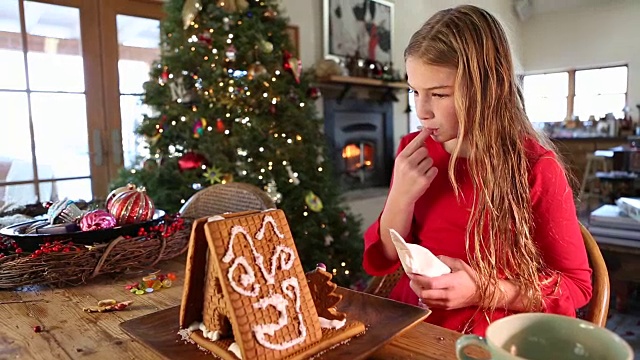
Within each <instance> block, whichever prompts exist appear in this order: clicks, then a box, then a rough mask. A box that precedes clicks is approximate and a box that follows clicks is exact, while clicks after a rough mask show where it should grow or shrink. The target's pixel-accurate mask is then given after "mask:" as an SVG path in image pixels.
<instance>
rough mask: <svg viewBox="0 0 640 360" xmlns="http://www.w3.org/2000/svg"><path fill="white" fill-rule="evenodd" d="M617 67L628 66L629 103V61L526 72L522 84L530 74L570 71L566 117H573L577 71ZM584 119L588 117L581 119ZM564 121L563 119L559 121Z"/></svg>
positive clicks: (626, 100) (627, 93)
mask: <svg viewBox="0 0 640 360" xmlns="http://www.w3.org/2000/svg"><path fill="white" fill-rule="evenodd" d="M616 67H626V68H627V87H626V91H625V93H624V95H625V103H626V104H628V103H629V64H628V63H620V64H611V65H604V66H591V67H577V68H571V69H566V70H557V71H544V72H531V73H525V74H523V75H522V76H521V81H520V84H524V78H525V77H527V76H530V75H547V74H556V73H568V74H569V81H568V84H567V86H568V88H569V91H568V93H567V113H566V117H565V119H572V118H573V116H574V105H575V97H576V72H578V71H584V70H600V69H609V68H616ZM523 94H524V86H523ZM581 120H582V121H584V120H586V119H581ZM557 122H562V121H557Z"/></svg>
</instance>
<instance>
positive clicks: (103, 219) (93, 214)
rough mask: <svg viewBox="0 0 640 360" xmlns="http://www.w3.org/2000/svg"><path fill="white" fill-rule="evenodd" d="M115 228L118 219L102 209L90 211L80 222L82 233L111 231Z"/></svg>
mask: <svg viewBox="0 0 640 360" xmlns="http://www.w3.org/2000/svg"><path fill="white" fill-rule="evenodd" d="M115 226H116V218H114V217H113V215H111V214H110V213H109V212H107V211H106V210H102V209H97V210H92V211H89V212H87V213H85V214H84V215H83V216H82V219H81V220H80V229H82V231H93V230H103V229H111V228H112V227H115Z"/></svg>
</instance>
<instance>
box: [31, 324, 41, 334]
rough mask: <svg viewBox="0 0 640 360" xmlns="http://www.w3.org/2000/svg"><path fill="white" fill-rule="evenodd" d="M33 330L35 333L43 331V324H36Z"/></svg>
mask: <svg viewBox="0 0 640 360" xmlns="http://www.w3.org/2000/svg"><path fill="white" fill-rule="evenodd" d="M33 332H34V333H39V332H42V326H40V325H36V326H34V327H33Z"/></svg>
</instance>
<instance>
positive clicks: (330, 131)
mask: <svg viewBox="0 0 640 360" xmlns="http://www.w3.org/2000/svg"><path fill="white" fill-rule="evenodd" d="M324 119H325V124H324V128H325V136H326V137H327V140H328V141H329V145H330V148H331V151H332V156H333V163H334V170H335V172H336V175H337V177H339V181H340V185H341V186H342V188H343V189H344V190H353V189H362V188H368V187H387V186H389V182H390V179H391V169H392V165H393V127H392V126H393V105H392V103H391V102H377V101H368V100H362V99H350V98H347V99H341V100H340V101H338V100H337V99H332V98H327V97H325V99H324Z"/></svg>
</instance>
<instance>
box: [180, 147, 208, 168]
mask: <svg viewBox="0 0 640 360" xmlns="http://www.w3.org/2000/svg"><path fill="white" fill-rule="evenodd" d="M203 165H207V159H206V158H205V157H204V155H202V154H197V153H195V152H193V151H189V152H187V153H185V154H184V155H182V157H181V158H180V159H178V168H179V169H180V171H187V170H196V169H202V166H203Z"/></svg>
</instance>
